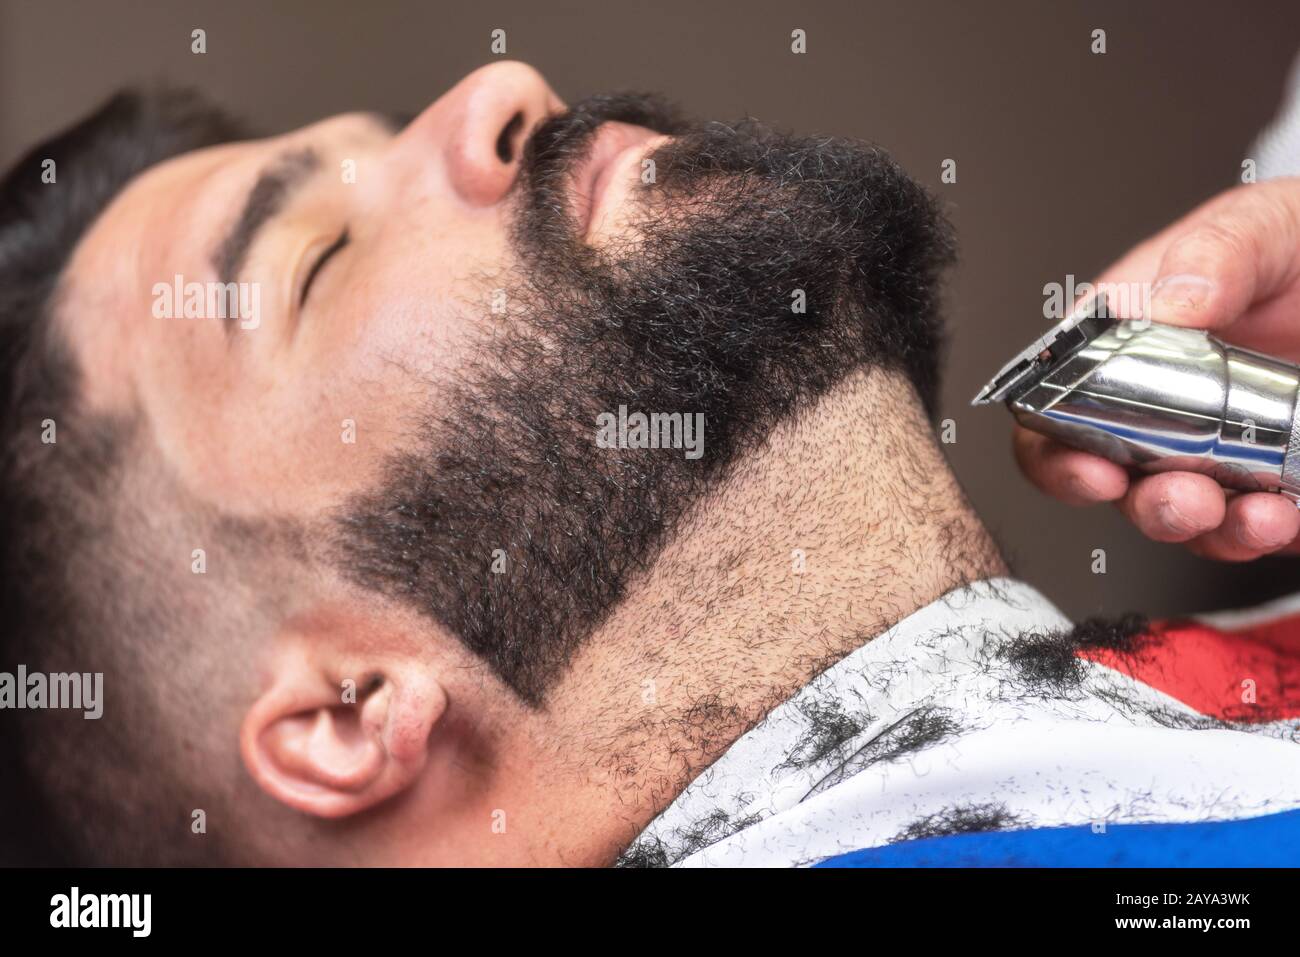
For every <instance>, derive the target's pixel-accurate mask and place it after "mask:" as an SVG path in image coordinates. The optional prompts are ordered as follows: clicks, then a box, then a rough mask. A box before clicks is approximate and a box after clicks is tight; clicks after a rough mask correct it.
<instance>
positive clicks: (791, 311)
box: [60, 64, 947, 703]
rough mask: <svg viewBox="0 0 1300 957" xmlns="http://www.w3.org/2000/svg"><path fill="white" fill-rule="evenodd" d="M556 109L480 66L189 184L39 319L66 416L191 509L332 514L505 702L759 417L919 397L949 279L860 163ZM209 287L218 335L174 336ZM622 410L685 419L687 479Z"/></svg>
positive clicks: (925, 235) (750, 134)
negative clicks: (80, 394)
mask: <svg viewBox="0 0 1300 957" xmlns="http://www.w3.org/2000/svg"><path fill="white" fill-rule="evenodd" d="M562 109H563V107H562V104H561V103H560V102H559V100H558V99H557V98H556V97H555V95H554V93H553V92H552V91H551V90H550V89H549V88H548V87H547V86H546V84H545V82H544V81H543V80H542V79H541V77H540V76H538V74H537V73H536V72H535V71H533V70H531V69H529V68H527V67H524V66H521V65H518V64H501V65H497V66H494V67H490V68H484V69H482V70H479V71H477V72H476V73H474V74H472V75H471V76H469V77H468V78H466V79H465V80H464V81H462V82H461V83H460V84H459V85H457V86H456V87H455V88H454V89H453V90H452V91H450V92H449V93H448V94H446V95H445V96H444V97H443V98H441V99H440V100H438V101H437V102H436V103H435V104H434V105H433V106H431V107H430V108H429V109H428V110H426V111H425V112H424V113H423V114H421V115H420V116H419V117H418V118H417V119H416V120H415V121H414V122H412V123H411V124H410V125H408V126H407V127H406V128H405V129H403V130H402V131H401V132H398V133H394V132H392V130H391V129H390V128H389V126H388V125H387V124H385V123H384V122H382V121H380V120H377V119H375V118H373V117H369V116H360V115H357V116H343V117H338V118H335V119H332V120H329V121H326V122H323V123H320V124H316V125H314V126H310V127H307V128H305V129H303V130H300V131H298V132H295V133H292V134H288V135H286V136H281V137H276V138H273V139H268V140H262V141H257V142H248V143H240V144H235V145H232V146H225V147H220V148H216V149H211V150H204V151H200V152H198V153H194V154H191V155H187V156H183V157H181V158H179V159H177V160H174V161H171V162H169V163H166V164H164V165H162V166H160V167H158V168H156V169H154V170H151V171H149V172H148V173H146V174H145V175H144V176H142V177H141V178H140V179H139V180H137V181H136V182H135V183H134V184H133V185H132V186H131V187H129V188H128V190H127V191H126V192H125V193H124V194H123V195H122V196H121V197H120V198H119V199H118V201H117V202H115V203H114V205H113V206H112V207H111V208H110V209H109V211H108V212H107V213H106V215H105V216H104V217H103V218H102V219H101V220H100V222H98V223H97V224H96V225H95V226H94V227H93V229H92V230H91V233H90V234H89V235H88V237H87V238H86V240H85V242H84V243H83V244H82V246H81V247H80V249H79V250H78V253H77V255H76V256H75V258H74V261H73V262H72V265H71V267H70V269H69V280H70V282H69V286H70V289H71V292H70V295H69V297H68V299H67V300H66V301H65V302H64V303H62V304H61V309H60V315H61V317H62V321H63V322H64V323H65V326H66V328H67V331H68V335H69V338H70V340H71V342H72V343H73V346H74V349H75V350H76V351H77V354H78V356H79V358H80V359H81V364H82V366H83V368H84V369H85V370H86V381H85V389H86V393H87V398H88V400H89V402H90V404H91V406H92V407H93V408H95V409H99V410H104V411H124V412H129V411H138V412H140V413H141V414H142V415H143V417H144V418H145V419H146V420H148V422H149V423H150V424H151V428H152V436H153V439H154V441H155V442H156V444H157V446H158V447H159V448H160V449H161V451H162V453H163V455H164V456H165V457H166V458H167V459H168V460H169V462H170V464H171V466H172V467H173V468H174V470H175V472H176V474H177V475H178V477H179V479H180V481H181V482H182V483H183V484H184V485H185V486H186V487H187V488H188V489H189V490H190V491H192V492H194V493H196V494H197V495H198V496H199V497H200V498H202V499H203V500H205V501H208V502H210V503H211V504H213V505H215V506H217V507H218V508H220V509H221V510H223V511H225V512H228V513H233V514H237V515H248V516H276V517H280V518H284V517H289V518H299V519H303V520H306V521H316V520H319V519H320V517H321V516H328V519H329V526H330V529H331V531H330V532H329V533H328V535H327V538H328V540H329V546H330V548H331V549H333V554H334V556H335V559H336V560H337V564H338V566H339V567H340V568H342V569H344V570H345V574H347V575H348V576H349V577H351V578H352V579H353V581H354V582H356V583H359V584H361V585H364V586H366V587H367V588H370V589H373V590H375V591H377V592H381V593H384V594H386V595H387V596H389V597H394V598H397V599H399V600H400V601H402V602H403V603H405V604H407V605H410V606H413V607H414V608H415V609H416V610H417V611H419V612H420V613H422V614H423V615H425V616H426V617H427V618H429V619H431V620H432V621H434V622H436V623H438V624H440V625H442V626H444V628H445V629H446V630H447V631H448V632H450V633H451V634H453V635H455V636H456V637H457V638H458V639H459V640H460V641H461V642H463V643H464V644H465V645H466V646H468V647H469V648H470V650H472V651H473V652H474V653H475V654H477V655H479V656H480V657H481V658H483V659H485V660H486V661H487V662H488V663H489V664H490V666H491V667H492V668H493V670H494V671H495V672H496V674H497V675H498V676H500V677H502V678H503V679H504V680H505V682H506V683H507V684H508V685H509V686H510V687H511V688H512V689H513V690H514V691H515V692H516V693H518V694H519V695H520V696H521V697H523V698H524V699H525V700H526V701H529V702H531V703H540V702H541V701H542V699H543V697H544V693H545V691H546V689H547V688H548V687H549V686H550V685H551V683H552V682H553V679H554V678H555V676H556V675H557V674H558V673H560V671H562V669H563V667H564V666H565V664H566V663H567V662H568V661H569V660H570V659H571V655H572V652H573V650H574V649H575V648H576V647H577V645H578V644H579V643H580V642H581V641H582V640H583V639H585V638H586V637H587V636H588V635H590V634H591V632H592V631H593V630H594V629H595V628H596V627H597V626H598V625H599V623H600V622H601V620H602V618H603V616H605V615H606V614H607V613H608V611H609V610H610V609H611V608H612V607H613V606H614V604H616V603H617V602H618V601H619V600H620V598H621V597H622V595H623V594H624V591H625V589H626V587H627V586H628V584H629V582H630V581H631V580H632V579H633V578H634V577H635V576H636V575H638V574H639V573H642V572H644V571H645V570H646V569H647V568H648V567H649V566H650V565H651V564H652V563H653V560H654V558H655V555H656V553H657V550H658V549H659V548H660V547H661V546H662V545H663V544H664V542H665V541H666V539H667V537H668V536H670V535H671V534H672V532H673V531H674V528H675V526H676V524H677V522H678V520H679V519H680V518H682V516H684V515H685V514H686V512H687V510H688V509H689V508H690V507H692V506H693V505H694V504H695V503H696V502H698V501H699V500H700V499H701V498H702V496H703V495H704V494H705V493H706V492H707V491H708V490H709V489H710V488H712V487H713V486H715V485H716V484H717V483H718V482H719V481H720V480H721V479H722V478H723V477H725V475H726V473H727V470H728V468H729V467H730V465H731V464H732V463H733V462H734V461H735V460H736V459H737V458H738V457H739V456H740V455H742V454H744V453H745V451H746V450H748V449H750V448H753V447H755V446H757V445H758V444H760V443H761V442H762V441H763V439H764V438H765V437H766V436H767V435H768V434H769V433H770V431H771V429H772V427H773V426H774V425H775V423H776V422H777V421H779V420H780V419H782V418H783V417H785V416H787V415H789V414H791V413H794V412H796V411H798V409H799V408H801V407H804V406H806V405H808V404H810V403H811V402H815V401H816V400H817V398H818V397H819V396H821V395H822V394H824V393H825V392H826V391H827V390H828V389H829V388H831V387H832V386H833V385H834V384H835V383H836V382H837V381H839V380H840V379H841V378H843V376H844V375H846V374H847V373H848V372H850V371H852V370H853V369H855V368H857V367H860V366H862V365H866V364H876V365H890V366H893V367H896V368H900V369H902V370H904V371H906V372H907V373H908V374H910V375H911V376H912V378H913V379H914V381H917V382H918V383H919V384H920V385H921V388H922V391H923V392H927V391H928V386H929V385H930V384H931V382H930V380H931V379H932V377H933V364H934V361H935V353H936V351H937V335H938V330H937V322H936V320H935V317H934V313H933V305H934V304H933V299H932V292H933V280H934V272H935V270H936V268H937V267H938V265H939V264H941V263H942V261H943V259H944V257H945V255H946V252H947V245H946V235H945V234H944V232H943V231H942V229H941V228H940V227H939V226H938V225H937V222H936V218H935V215H934V212H933V210H932V208H931V207H930V205H929V202H928V200H927V199H926V197H925V195H924V193H923V191H921V190H920V189H919V188H918V187H916V185H915V184H914V183H912V182H911V181H910V180H908V179H907V177H906V176H905V175H904V174H902V173H901V171H899V170H898V169H897V167H895V166H894V165H893V164H892V163H891V162H890V161H889V160H888V158H887V157H885V156H884V154H882V153H880V152H879V151H877V150H874V149H872V148H869V147H866V146H863V145H861V144H854V143H846V142H842V141H836V140H831V139H828V138H793V137H782V136H777V135H774V134H771V133H770V132H768V131H766V130H764V129H762V128H761V127H759V126H757V125H755V124H741V125H738V126H735V127H726V126H722V125H719V124H712V125H707V126H700V127H689V126H684V125H682V124H679V123H678V122H677V121H675V120H674V119H673V118H672V117H671V116H669V115H668V113H667V111H665V110H663V109H662V108H660V107H659V106H658V105H657V103H656V101H654V100H653V99H650V98H642V97H634V96H622V97H594V98H592V99H590V100H586V101H583V102H582V103H580V104H578V105H576V106H575V107H574V108H573V109H572V110H569V111H567V112H563V113H559V111H560V110H562ZM555 114H558V115H555ZM548 117H549V118H548ZM656 131H661V132H667V133H671V134H672V135H671V136H666V135H657V133H656ZM530 134H531V136H530ZM525 144H526V145H525ZM178 277H179V278H178ZM217 282H235V283H247V284H250V285H249V286H247V287H243V288H241V298H240V304H241V306H243V307H244V308H243V309H242V310H241V311H239V312H238V314H237V315H235V316H233V317H232V318H227V319H220V318H213V317H211V316H210V315H209V317H208V318H189V317H187V315H189V313H188V312H187V307H188V306H189V302H188V300H189V298H190V296H191V286H190V284H193V283H199V284H204V283H217ZM198 288H199V290H200V292H199V297H200V299H202V289H203V287H202V286H200V287H198ZM209 301H210V300H209ZM198 311H200V312H202V311H203V310H202V308H201V307H200V308H198ZM232 311H233V310H232ZM625 414H628V415H632V414H642V415H647V416H649V415H656V414H658V415H669V416H672V415H676V416H678V417H679V419H680V420H681V421H690V422H692V423H695V422H699V423H701V425H700V427H699V428H698V429H697V430H696V434H695V435H694V436H693V440H694V444H695V446H696V447H695V448H694V454H692V455H687V454H686V452H687V451H688V450H686V449H683V448H682V447H681V445H680V444H676V445H675V447H674V444H673V443H671V442H670V444H669V445H668V447H664V446H663V445H661V444H660V443H659V442H654V443H653V444H652V446H651V447H649V448H647V447H644V445H640V446H639V445H638V444H637V441H636V439H635V438H631V437H627V433H626V431H625V427H624V426H623V425H622V421H623V416H624V415H625ZM602 417H609V418H617V419H618V420H619V425H618V426H617V427H616V430H615V431H614V432H610V433H609V434H605V435H604V438H605V440H606V441H604V442H602V441H601V425H602ZM609 418H606V419H605V420H604V421H605V422H608V421H609ZM631 428H633V429H635V428H636V426H635V425H632V426H631ZM606 431H608V429H607V430H606ZM676 434H677V435H678V436H682V435H683V434H682V433H681V432H680V430H679V432H678V433H676ZM661 437H662V436H661ZM668 438H670V439H671V436H669V437H668ZM610 439H613V440H614V441H613V444H612V445H611V444H610V441H609V440H610ZM625 439H626V440H625ZM701 440H702V441H701Z"/></svg>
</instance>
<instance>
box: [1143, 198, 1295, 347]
mask: <svg viewBox="0 0 1300 957" xmlns="http://www.w3.org/2000/svg"><path fill="white" fill-rule="evenodd" d="M1297 280H1300V181H1297V180H1278V181H1276V182H1273V183H1267V184H1260V185H1251V186H1246V187H1240V188H1238V189H1235V190H1232V191H1231V192H1229V193H1227V194H1225V195H1223V196H1221V197H1219V198H1217V199H1216V200H1214V201H1212V203H1211V204H1208V205H1207V206H1206V207H1204V208H1203V209H1202V210H1199V211H1198V212H1197V213H1194V214H1193V215H1192V216H1191V217H1190V218H1189V221H1188V222H1187V223H1186V224H1184V225H1183V226H1181V227H1180V232H1179V233H1178V235H1176V236H1175V237H1174V238H1173V239H1172V241H1171V242H1170V243H1169V246H1168V248H1167V249H1166V250H1165V252H1164V255H1163V257H1162V258H1161V260H1160V267H1159V269H1158V270H1157V275H1156V282H1155V286H1154V287H1153V289H1152V293H1151V310H1150V318H1151V319H1153V320H1155V321H1156V322H1167V323H1172V324H1175V325H1184V326H1194V327H1197V328H1202V329H1218V328H1222V327H1223V326H1226V325H1229V324H1231V323H1233V322H1235V321H1236V320H1237V319H1238V317H1240V316H1241V315H1243V314H1244V313H1245V312H1246V311H1247V310H1248V309H1249V308H1250V307H1251V305H1252V304H1254V303H1257V302H1262V301H1264V300H1267V299H1268V298H1270V297H1272V296H1274V295H1277V294H1278V293H1280V292H1282V291H1284V290H1286V289H1288V288H1290V287H1291V286H1292V285H1294V284H1295V283H1296V282H1297Z"/></svg>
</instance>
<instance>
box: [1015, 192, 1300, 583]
mask: <svg viewBox="0 0 1300 957" xmlns="http://www.w3.org/2000/svg"><path fill="white" fill-rule="evenodd" d="M1097 283H1098V284H1101V283H1154V284H1155V286H1154V289H1153V292H1152V296H1151V309H1150V315H1149V318H1150V319H1152V320H1153V321H1155V322H1165V323H1169V324H1171V325H1177V326H1191V327H1195V328H1198V329H1210V330H1213V331H1214V334H1215V335H1216V336H1218V337H1219V338H1221V339H1223V340H1225V341H1227V342H1231V343H1234V344H1236V345H1240V346H1243V347H1245V348H1248V349H1256V350H1258V351H1260V352H1264V353H1268V354H1269V355H1274V356H1279V357H1281V358H1284V359H1289V360H1291V361H1298V360H1300V177H1297V178H1288V179H1279V180H1273V181H1270V182H1267V183H1260V184H1252V185H1248V186H1242V187H1238V188H1236V189H1233V190H1230V191H1228V192H1226V193H1224V194H1222V195H1220V196H1218V197H1216V198H1214V199H1212V200H1210V201H1209V202H1208V203H1206V204H1205V205H1203V206H1201V207H1200V208H1199V209H1197V210H1195V211H1194V212H1192V213H1191V214H1190V215H1189V216H1187V217H1186V218H1184V219H1182V220H1180V221H1179V222H1177V223H1175V224H1174V225H1172V226H1170V227H1169V228H1168V229H1166V230H1164V231H1163V232H1161V233H1159V234H1158V235H1156V236H1154V237H1152V238H1151V239H1148V240H1146V241H1145V242H1143V243H1141V244H1140V245H1138V246H1137V247H1136V248H1135V249H1133V250H1132V251H1131V252H1129V254H1128V255H1127V256H1125V257H1124V258H1123V259H1121V260H1120V261H1119V262H1117V263H1116V264H1115V265H1113V266H1111V267H1110V269H1108V270H1107V271H1106V272H1105V274H1103V275H1102V276H1101V277H1099V278H1098V280H1097ZM1130 288H1134V287H1130ZM1015 451H1016V459H1017V461H1019V463H1020V467H1021V468H1022V469H1024V471H1025V474H1026V475H1027V476H1028V477H1029V478H1030V480H1031V481H1032V482H1033V483H1034V484H1035V485H1037V486H1038V487H1039V488H1041V489H1042V490H1043V491H1045V492H1047V493H1048V494H1050V495H1054V496H1055V497H1056V498H1058V499H1060V500H1061V501H1063V502H1067V503H1070V504H1072V505H1090V504H1093V503H1096V502H1112V501H1113V502H1116V504H1117V505H1118V507H1119V509H1120V511H1122V512H1123V513H1124V514H1125V515H1126V516H1127V517H1128V519H1129V520H1130V521H1131V522H1132V523H1133V524H1134V525H1136V526H1137V527H1138V529H1139V530H1140V531H1141V532H1142V533H1143V534H1144V535H1146V536H1147V537H1149V538H1152V539H1155V540H1156V541H1158V542H1185V543H1186V544H1187V547H1188V548H1190V549H1191V550H1192V551H1193V552H1196V553H1197V554H1199V555H1204V556H1207V557H1210V558H1218V559H1223V560H1225V561H1247V560H1249V559H1253V558H1258V557H1259V556H1261V555H1265V554H1268V553H1269V552H1275V551H1278V550H1279V549H1285V550H1287V551H1292V552H1300V542H1294V540H1295V539H1296V535H1297V533H1300V509H1297V508H1296V506H1295V504H1294V503H1293V502H1291V501H1290V500H1288V499H1286V498H1284V497H1282V496H1281V495H1274V494H1269V493H1263V492H1252V493H1248V494H1231V495H1227V496H1225V494H1224V491H1223V489H1221V488H1220V487H1219V485H1218V484H1217V483H1216V482H1214V480H1213V479H1210V478H1208V477H1206V476H1204V475H1197V474H1194V473H1191V472H1165V473H1161V474H1158V475H1150V476H1138V475H1136V474H1132V475H1131V474H1130V473H1129V472H1127V471H1126V470H1125V469H1123V468H1122V467H1120V466H1118V465H1115V464H1114V463H1112V462H1108V461H1107V460H1105V459H1103V458H1100V457H1098V456H1095V455H1091V454H1089V453H1087V452H1080V451H1076V450H1074V449H1071V448H1069V447H1067V446H1065V445H1063V444H1061V443H1059V442H1056V441H1054V440H1052V439H1049V438H1047V437H1046V436H1042V435H1039V434H1038V433H1036V432H1030V431H1029V430H1027V429H1024V428H1021V427H1020V426H1016V432H1015Z"/></svg>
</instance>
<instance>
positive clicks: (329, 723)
mask: <svg viewBox="0 0 1300 957" xmlns="http://www.w3.org/2000/svg"><path fill="white" fill-rule="evenodd" d="M274 668H275V671H274V674H273V677H272V682H271V685H270V686H269V687H268V688H267V689H266V691H265V692H263V694H262V695H261V697H259V698H258V700H257V701H256V702H255V703H254V704H253V706H252V707H251V708H250V709H249V711H248V713H247V714H246V715H245V717H244V721H243V725H242V727H241V729H240V751H241V753H242V755H243V758H244V764H245V765H246V766H247V768H248V771H249V773H250V774H251V775H252V776H253V778H254V780H256V781H257V783H258V784H259V785H260V786H261V787H262V789H263V790H264V791H266V792H267V793H268V794H270V795H271V796H272V797H274V798H276V799H277V800H279V801H281V802H282V803H284V804H287V805H289V806H290V807H293V808H296V809H297V810H300V811H303V812H305V813H308V814H313V815H317V816H319V817H346V816H348V815H351V814H356V813H359V812H361V811H364V810H367V809H368V808H371V807H373V806H375V805H376V804H379V803H380V802H382V801H385V800H387V799H388V798H390V797H392V796H393V795H394V794H397V793H398V792H400V791H403V790H405V789H406V788H407V787H410V786H411V785H412V784H413V783H414V782H415V781H416V780H417V779H418V778H419V775H420V772H421V771H422V770H423V769H424V766H425V762H426V760H427V757H428V748H429V738H430V735H431V733H432V731H433V728H434V726H435V725H436V724H437V722H438V721H439V719H441V718H442V716H443V714H444V713H445V711H446V708H447V698H446V694H445V692H444V691H443V689H442V687H441V685H440V684H439V683H438V682H437V681H436V680H434V679H432V678H431V677H429V676H428V675H426V674H424V673H423V669H425V668H427V665H424V664H423V663H417V662H410V663H405V664H392V663H390V664H389V665H388V666H387V667H385V668H383V669H375V670H373V671H372V672H371V673H370V676H369V677H367V678H365V679H364V680H363V681H360V682H357V683H356V684H355V685H352V684H350V683H349V681H348V680H347V679H340V680H339V681H337V682H335V681H333V680H331V679H330V677H329V676H328V671H326V670H322V669H321V667H320V666H319V665H318V664H316V663H314V662H312V661H311V660H310V658H308V657H307V656H306V655H303V654H296V655H284V656H282V657H280V659H279V660H278V661H277V663H276V664H275V666H274Z"/></svg>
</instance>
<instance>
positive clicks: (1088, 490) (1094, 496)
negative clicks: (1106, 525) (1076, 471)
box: [1069, 475, 1101, 502]
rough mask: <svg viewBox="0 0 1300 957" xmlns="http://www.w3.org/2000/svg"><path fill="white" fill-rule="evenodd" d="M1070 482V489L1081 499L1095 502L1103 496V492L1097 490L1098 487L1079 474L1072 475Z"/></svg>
mask: <svg viewBox="0 0 1300 957" xmlns="http://www.w3.org/2000/svg"><path fill="white" fill-rule="evenodd" d="M1069 483H1070V491H1072V492H1074V494H1075V495H1076V496H1078V497H1079V498H1081V499H1086V500H1087V501H1089V502H1095V501H1097V500H1098V499H1100V498H1101V493H1100V492H1099V491H1097V489H1096V488H1095V487H1094V486H1092V485H1091V484H1089V483H1088V482H1086V481H1084V480H1083V479H1081V478H1080V477H1079V476H1077V475H1071V476H1070V478H1069Z"/></svg>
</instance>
